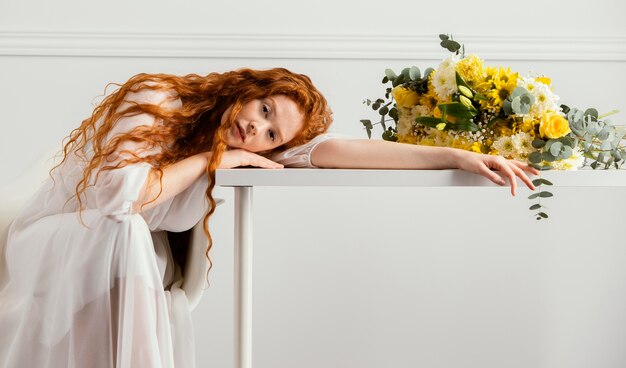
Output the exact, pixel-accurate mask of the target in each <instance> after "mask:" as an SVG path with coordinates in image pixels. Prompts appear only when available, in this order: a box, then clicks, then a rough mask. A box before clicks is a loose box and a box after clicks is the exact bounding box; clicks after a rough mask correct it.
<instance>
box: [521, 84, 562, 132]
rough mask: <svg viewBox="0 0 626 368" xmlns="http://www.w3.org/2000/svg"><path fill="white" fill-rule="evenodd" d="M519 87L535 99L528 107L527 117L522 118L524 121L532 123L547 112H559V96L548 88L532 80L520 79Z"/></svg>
mask: <svg viewBox="0 0 626 368" xmlns="http://www.w3.org/2000/svg"><path fill="white" fill-rule="evenodd" d="M517 85H518V86H520V87H524V88H526V90H528V92H530V94H532V95H533V97H535V102H534V103H533V105H532V106H531V107H530V112H529V114H528V115H526V116H524V121H532V120H534V119H536V118H537V117H539V116H541V115H543V114H545V113H546V112H548V111H561V108H560V107H559V103H558V102H559V99H560V98H559V96H557V95H555V94H554V93H553V92H552V90H551V89H550V87H549V86H547V85H545V84H544V83H541V82H537V81H536V80H535V79H534V78H528V77H524V78H520V79H519V80H518V82H517Z"/></svg>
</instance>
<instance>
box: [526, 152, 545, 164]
mask: <svg viewBox="0 0 626 368" xmlns="http://www.w3.org/2000/svg"><path fill="white" fill-rule="evenodd" d="M528 161H530V162H532V163H533V164H538V163H541V161H543V158H542V156H541V152H533V153H531V154H530V155H528Z"/></svg>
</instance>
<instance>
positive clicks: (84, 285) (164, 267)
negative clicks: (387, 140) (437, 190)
mask: <svg viewBox="0 0 626 368" xmlns="http://www.w3.org/2000/svg"><path fill="white" fill-rule="evenodd" d="M166 97H167V94H165V93H163V92H153V91H142V92H139V93H136V94H129V95H127V96H126V100H132V101H137V102H149V103H155V104H171V106H168V107H173V108H175V107H177V106H180V104H181V102H180V99H177V100H175V101H173V102H172V101H170V102H166V101H165V100H166ZM159 123H160V122H159V121H157V120H156V119H155V118H154V116H152V115H148V114H142V115H138V116H134V117H126V118H122V119H121V120H119V121H118V123H117V124H116V126H115V129H114V131H112V132H111V134H110V135H109V138H112V137H114V136H115V135H116V134H119V133H121V132H125V131H129V130H131V129H132V128H134V127H136V126H138V125H151V124H159ZM333 137H336V135H333V134H325V135H322V136H319V137H317V138H316V139H315V140H313V141H311V142H309V143H308V144H306V145H304V146H300V147H296V148H293V149H290V150H287V151H285V152H283V153H280V154H278V155H275V156H273V157H272V158H273V159H275V160H277V161H279V162H282V163H284V164H285V165H286V166H294V167H313V165H312V164H311V161H310V152H311V151H312V149H313V148H314V147H315V146H316V145H317V144H318V143H320V142H322V141H324V140H326V139H329V138H333ZM123 148H124V149H130V150H133V151H134V152H137V153H139V154H141V155H145V154H148V153H150V152H149V151H142V150H141V149H140V147H136V146H133V145H132V144H126V145H125V146H124V147H123ZM150 169H151V167H150V165H149V164H147V163H139V164H133V165H129V166H127V167H124V168H122V169H118V170H112V171H105V172H103V173H102V174H101V175H100V178H99V179H98V180H97V182H95V183H94V182H93V181H92V184H94V185H93V186H90V187H89V189H88V190H87V191H86V192H85V202H84V204H85V206H86V208H85V210H83V212H82V221H83V223H84V225H83V224H81V220H80V219H79V217H78V212H77V209H78V203H77V201H76V199H75V198H74V199H71V200H69V201H68V199H69V198H72V195H73V193H74V192H75V187H76V184H77V181H78V180H79V179H80V178H81V176H82V163H81V162H80V161H78V160H77V158H76V157H73V156H70V157H69V158H68V160H67V161H66V163H64V164H63V165H62V166H61V167H60V168H58V169H57V170H55V171H54V172H53V179H54V182H53V180H52V179H50V178H49V179H48V180H47V181H46V182H45V184H44V185H43V187H42V188H41V189H40V190H39V191H38V192H37V193H36V194H35V195H34V197H33V198H32V199H31V200H30V201H29V202H28V203H27V205H26V206H25V207H24V208H23V209H22V210H21V211H20V213H19V214H18V216H17V217H16V218H15V219H14V221H13V223H12V224H11V226H10V228H9V231H8V238H7V243H6V247H5V254H4V255H5V260H6V269H4V270H1V271H3V272H1V273H0V276H2V277H1V279H0V368H9V367H11V368H14V367H53V368H61V367H63V368H83V367H90V368H101V367H102V368H111V367H118V368H130V367H142V368H143V367H151V368H159V367H163V368H171V367H176V368H186V367H194V366H195V357H194V341H193V329H192V321H191V315H190V312H191V311H190V309H191V308H190V306H189V302H188V300H187V297H186V295H185V291H184V290H183V289H181V285H182V281H183V279H182V273H181V270H180V267H179V266H178V265H177V264H176V263H175V262H174V261H173V258H172V253H171V250H170V244H169V242H168V237H167V233H166V232H167V231H172V232H179V231H184V230H187V229H190V228H192V227H193V226H194V225H195V224H196V223H198V221H200V220H201V219H202V217H203V216H204V214H205V213H206V211H207V209H208V206H207V203H206V200H205V194H204V193H205V189H206V187H207V184H208V183H207V178H206V175H203V176H202V177H201V178H200V179H198V180H197V181H196V182H195V183H194V184H192V185H191V186H190V187H189V188H188V189H186V190H185V191H184V192H182V193H180V194H179V195H177V196H175V197H174V198H172V199H170V200H168V201H166V202H165V203H163V204H161V205H159V206H157V207H155V208H153V209H152V210H149V211H146V212H143V213H141V214H132V213H131V206H132V203H133V202H134V201H135V200H136V199H137V198H138V193H139V190H140V188H141V187H142V186H143V184H144V183H145V181H146V178H147V175H148V172H149V170H150ZM214 231H215V230H214ZM218 231H219V230H218ZM0 259H1V258H0ZM1 267H2V266H1V265H0V268H1Z"/></svg>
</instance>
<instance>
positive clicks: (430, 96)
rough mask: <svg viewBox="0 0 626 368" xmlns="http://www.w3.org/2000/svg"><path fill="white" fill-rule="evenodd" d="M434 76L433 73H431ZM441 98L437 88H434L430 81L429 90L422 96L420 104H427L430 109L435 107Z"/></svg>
mask: <svg viewBox="0 0 626 368" xmlns="http://www.w3.org/2000/svg"><path fill="white" fill-rule="evenodd" d="M431 76H432V73H431ZM438 103H439V100H438V99H437V95H436V94H435V90H434V89H433V86H432V84H430V83H428V92H426V93H425V94H423V95H421V96H420V99H419V104H420V105H423V106H427V107H428V108H429V109H430V110H432V109H434V108H435V107H436V106H437V104H438Z"/></svg>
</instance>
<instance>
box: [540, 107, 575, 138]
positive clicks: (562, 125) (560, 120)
mask: <svg viewBox="0 0 626 368" xmlns="http://www.w3.org/2000/svg"><path fill="white" fill-rule="evenodd" d="M570 132H571V130H570V128H569V123H568V122H567V119H565V118H564V117H563V116H561V115H559V114H557V113H555V112H549V113H547V114H545V115H544V116H542V117H541V121H540V122H539V134H540V135H541V137H542V138H551V139H556V138H561V137H563V136H565V135H566V134H568V133H570Z"/></svg>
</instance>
